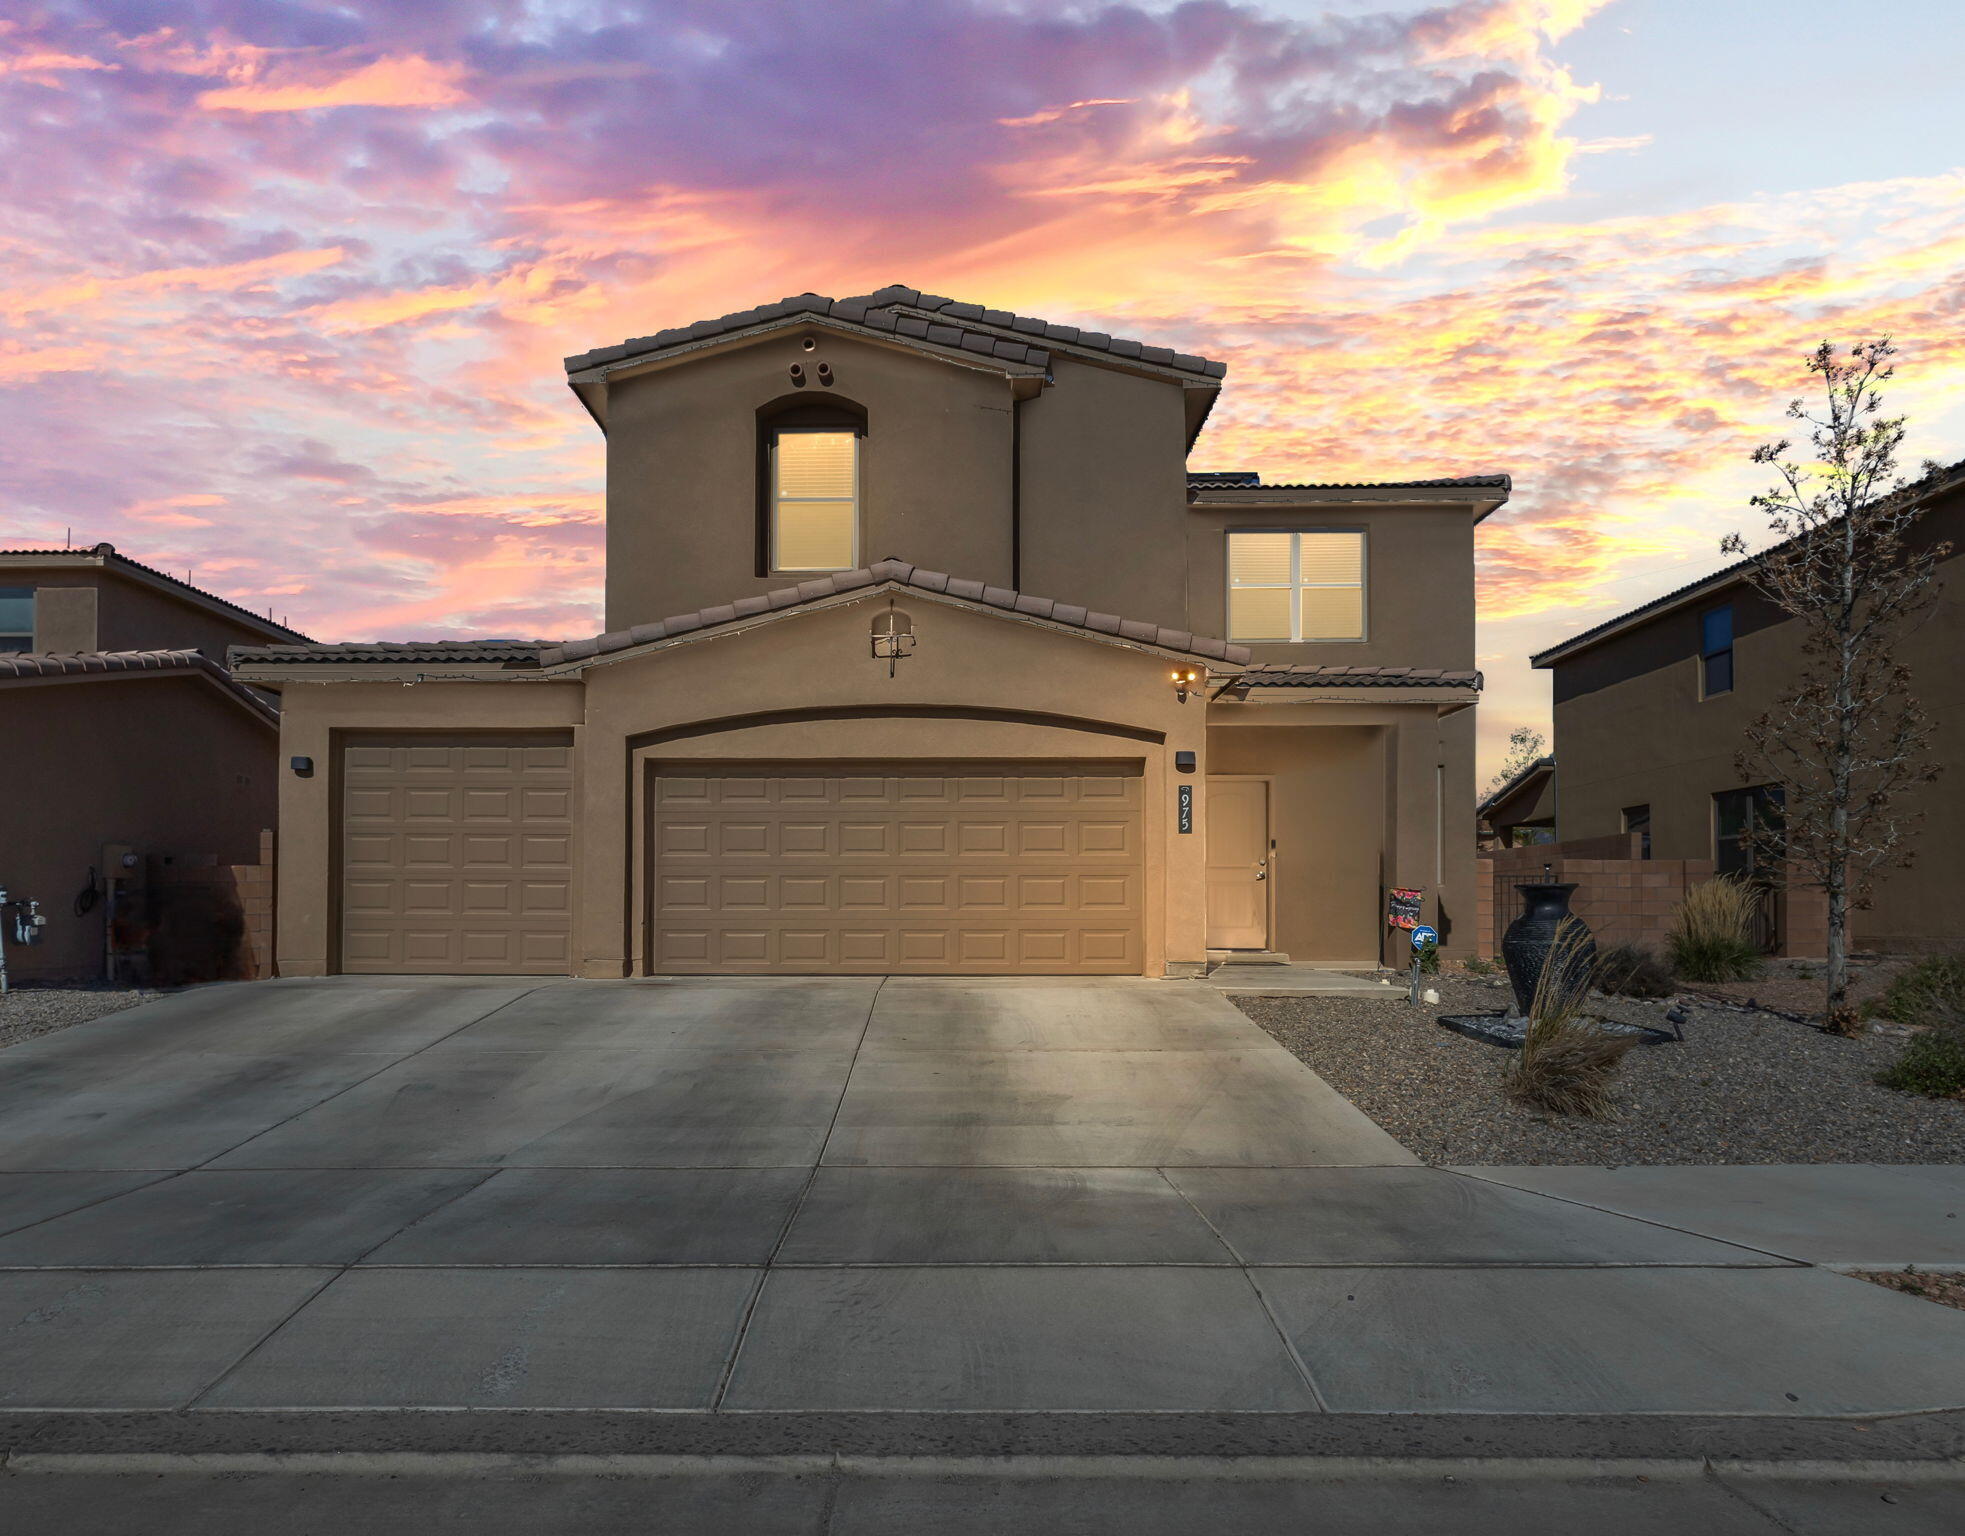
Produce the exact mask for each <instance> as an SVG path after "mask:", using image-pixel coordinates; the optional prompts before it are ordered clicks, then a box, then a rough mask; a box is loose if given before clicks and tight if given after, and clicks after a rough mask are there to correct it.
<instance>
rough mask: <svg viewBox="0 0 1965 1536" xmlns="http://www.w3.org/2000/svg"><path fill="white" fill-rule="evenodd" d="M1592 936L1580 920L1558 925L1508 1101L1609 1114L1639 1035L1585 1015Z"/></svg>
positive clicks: (1592, 968) (1562, 1111)
mask: <svg viewBox="0 0 1965 1536" xmlns="http://www.w3.org/2000/svg"><path fill="white" fill-rule="evenodd" d="M1589 939H1590V930H1589V929H1588V928H1586V927H1585V926H1584V925H1583V923H1582V921H1581V920H1580V919H1578V918H1575V917H1566V918H1564V919H1563V920H1562V923H1561V925H1560V926H1558V927H1557V929H1556V933H1555V940H1554V942H1553V943H1552V944H1551V945H1550V946H1549V958H1548V962H1547V964H1545V965H1544V966H1543V967H1542V974H1541V975H1540V976H1539V977H1538V978H1537V979H1536V982H1535V995H1534V996H1533V997H1532V998H1530V999H1529V1005H1528V1023H1527V1028H1526V1030H1525V1031H1524V1033H1523V1035H1522V1044H1521V1050H1520V1051H1519V1052H1518V1053H1517V1054H1516V1056H1515V1059H1514V1062H1513V1063H1512V1064H1511V1065H1510V1067H1509V1069H1508V1075H1507V1080H1506V1089H1507V1092H1508V1096H1509V1097H1510V1098H1513V1099H1516V1100H1518V1101H1519V1102H1521V1103H1523V1104H1529V1105H1533V1106H1534V1107H1535V1108H1537V1109H1546V1110H1549V1111H1551V1112H1553V1113H1555V1114H1558V1115H1590V1116H1597V1115H1603V1114H1606V1113H1608V1112H1609V1109H1610V1106H1611V1097H1610V1079H1611V1077H1612V1075H1613V1074H1615V1072H1616V1070H1617V1067H1618V1064H1619V1063H1621V1062H1622V1061H1623V1059H1624V1057H1625V1055H1626V1053H1628V1052H1629V1051H1630V1049H1631V1047H1632V1046H1633V1045H1635V1044H1636V1043H1637V1036H1636V1035H1632V1034H1624V1033H1621V1032H1620V1033H1615V1034H1613V1033H1611V1032H1610V1031H1609V1030H1605V1029H1599V1028H1598V1027H1597V1026H1596V1025H1595V1024H1593V1023H1592V1022H1590V1021H1589V1020H1588V1019H1585V1018H1583V1017H1582V1015H1581V1009H1582V1005H1583V1000H1584V999H1585V998H1586V997H1588V996H1589V993H1590V986H1591V984H1592V982H1593V981H1594V980H1595V978H1596V970H1597V965H1596V960H1595V958H1594V956H1593V955H1592V953H1591V951H1590V950H1589V949H1588V948H1587V947H1586V946H1587V945H1588V944H1589Z"/></svg>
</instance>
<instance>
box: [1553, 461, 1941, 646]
mask: <svg viewBox="0 0 1965 1536" xmlns="http://www.w3.org/2000/svg"><path fill="white" fill-rule="evenodd" d="M1960 481H1965V459H1960V460H1958V461H1957V462H1956V463H1955V464H1941V465H1939V466H1938V467H1937V468H1935V469H1933V470H1931V471H1930V473H1928V474H1926V475H1923V476H1921V477H1919V478H1918V479H1916V480H1913V481H1911V482H1910V483H1909V484H1908V485H1905V486H1902V487H1900V488H1898V489H1897V490H1894V491H1892V492H1890V493H1889V494H1888V495H1887V496H1879V497H1878V498H1877V504H1878V505H1879V506H1893V505H1896V504H1898V503H1901V502H1906V501H1917V500H1919V499H1921V498H1923V497H1925V496H1932V495H1935V494H1937V493H1938V492H1939V491H1943V490H1949V489H1950V488H1951V487H1952V486H1954V485H1956V484H1958V483H1959V482H1960ZM1793 542H1794V540H1792V539H1787V540H1784V541H1782V542H1781V543H1779V544H1770V545H1768V546H1767V548H1766V549H1763V550H1761V551H1760V553H1759V554H1755V555H1749V556H1747V558H1746V559H1744V560H1736V561H1734V562H1733V564H1731V565H1723V566H1721V567H1720V568H1719V569H1718V570H1716V571H1714V572H1712V573H1711V574H1710V575H1707V576H1701V577H1700V578H1699V579H1698V580H1697V581H1688V582H1687V583H1686V584H1685V585H1684V586H1682V587H1675V588H1673V589H1672V590H1671V591H1670V592H1667V593H1665V594H1664V596H1662V597H1654V598H1652V599H1651V601H1650V602H1648V603H1639V604H1638V605H1637V607H1635V608H1627V609H1625V610H1624V612H1622V613H1620V614H1618V615H1617V616H1616V617H1614V618H1609V619H1605V620H1604V621H1603V622H1602V623H1601V624H1597V625H1594V626H1592V627H1591V628H1589V629H1586V630H1584V631H1583V632H1582V633H1581V634H1579V635H1571V636H1570V637H1569V638H1568V639H1567V640H1559V641H1557V642H1556V643H1555V644H1554V645H1552V646H1550V647H1549V648H1548V649H1547V650H1544V651H1537V652H1536V653H1535V654H1534V655H1533V656H1531V657H1529V658H1528V664H1529V665H1530V666H1531V667H1544V666H1547V665H1549V663H1551V662H1553V661H1559V660H1561V659H1562V658H1563V657H1565V656H1569V655H1572V654H1574V653H1575V652H1576V651H1579V650H1581V649H1582V648H1583V647H1584V646H1586V645H1588V644H1589V643H1590V642H1591V641H1593V640H1599V639H1601V638H1602V637H1603V636H1605V635H1607V634H1609V633H1610V632H1611V631H1612V630H1615V629H1622V628H1623V627H1624V626H1625V625H1626V624H1628V623H1630V622H1631V621H1632V620H1633V619H1641V618H1643V617H1645V616H1646V615H1647V614H1651V613H1657V612H1661V611H1663V610H1665V609H1668V608H1675V607H1677V606H1678V605H1679V604H1680V603H1682V602H1686V601H1689V600H1690V599H1692V598H1694V597H1697V596H1698V595H1699V594H1700V593H1702V592H1710V591H1713V590H1714V589H1716V588H1719V587H1724V586H1730V585H1732V583H1733V582H1734V581H1736V580H1737V579H1739V578H1740V577H1742V576H1744V575H1745V574H1746V572H1747V571H1748V570H1749V569H1751V568H1752V566H1753V565H1754V564H1755V563H1756V562H1757V561H1759V560H1761V559H1763V558H1764V557H1765V556H1767V555H1771V554H1772V553H1773V552H1774V551H1775V550H1777V549H1786V548H1787V547H1788V545H1789V544H1792V543H1793Z"/></svg>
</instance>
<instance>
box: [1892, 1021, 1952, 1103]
mask: <svg viewBox="0 0 1965 1536" xmlns="http://www.w3.org/2000/svg"><path fill="white" fill-rule="evenodd" d="M1876 1080H1877V1081H1878V1082H1879V1083H1881V1084H1882V1085H1883V1086H1884V1087H1885V1088H1896V1089H1899V1090H1901V1091H1902V1092H1904V1093H1921V1094H1924V1095H1926V1096H1928V1097H1930V1098H1934V1099H1953V1098H1965V1036H1960V1035H1959V1034H1958V1033H1956V1032H1954V1031H1952V1030H1948V1029H1934V1030H1932V1031H1931V1032H1930V1033H1929V1034H1928V1035H1916V1036H1914V1037H1912V1039H1911V1040H1910V1042H1909V1043H1908V1044H1906V1045H1905V1046H1904V1050H1903V1054H1902V1055H1901V1056H1899V1057H1898V1058H1897V1059H1896V1060H1895V1061H1894V1062H1892V1063H1891V1064H1890V1065H1889V1066H1887V1067H1885V1068H1884V1069H1883V1070H1882V1071H1881V1072H1879V1073H1877V1074H1876Z"/></svg>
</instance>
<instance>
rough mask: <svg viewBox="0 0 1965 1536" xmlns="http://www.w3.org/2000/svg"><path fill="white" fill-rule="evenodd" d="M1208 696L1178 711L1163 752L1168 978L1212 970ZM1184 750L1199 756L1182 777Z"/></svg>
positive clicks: (1200, 695) (1190, 699)
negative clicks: (1188, 823)
mask: <svg viewBox="0 0 1965 1536" xmlns="http://www.w3.org/2000/svg"><path fill="white" fill-rule="evenodd" d="M1206 698H1207V695H1206V692H1205V690H1202V691H1197V692H1195V693H1193V694H1190V695H1189V696H1188V700H1187V702H1186V703H1185V704H1183V705H1179V706H1177V708H1178V710H1179V713H1177V714H1175V715H1174V716H1173V717H1172V726H1171V728H1170V729H1169V730H1168V732H1167V741H1166V745H1165V746H1164V747H1163V748H1162V749H1161V753H1160V761H1161V763H1162V764H1163V765H1164V771H1163V772H1162V773H1161V774H1159V775H1158V776H1157V777H1158V778H1159V781H1160V784H1159V791H1160V796H1161V800H1162V802H1163V804H1162V814H1163V815H1164V816H1165V817H1166V822H1165V825H1166V828H1167V835H1166V836H1165V838H1164V839H1162V841H1163V843H1164V844H1165V846H1166V849H1167V865H1166V869H1167V877H1166V883H1165V887H1164V889H1165V893H1166V894H1165V898H1164V899H1165V902H1166V935H1167V958H1166V964H1165V967H1164V974H1165V975H1168V976H1205V975H1206V974H1207V970H1208V900H1207V890H1208V835H1207V832H1208V829H1207V794H1206V785H1207V781H1208V780H1207V775H1208V706H1207V703H1206ZM1180 752H1192V753H1193V754H1194V769H1193V771H1192V772H1191V773H1183V772H1181V771H1180V770H1179V769H1178V768H1176V767H1175V766H1174V759H1175V754H1176V753H1180ZM1154 777H1155V776H1154V775H1149V776H1148V784H1147V788H1148V790H1149V792H1150V791H1151V790H1152V789H1153V787H1154V786H1153V782H1152V781H1153V778H1154ZM1183 786H1185V787H1186V788H1187V789H1188V790H1189V791H1190V792H1191V793H1192V795H1193V806H1194V823H1193V824H1194V830H1193V831H1192V832H1182V831H1181V830H1180V824H1179V816H1180V791H1181V788H1182V787H1183ZM1149 835H1150V834H1149Z"/></svg>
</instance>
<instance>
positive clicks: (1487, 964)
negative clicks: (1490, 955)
mask: <svg viewBox="0 0 1965 1536" xmlns="http://www.w3.org/2000/svg"><path fill="white" fill-rule="evenodd" d="M1460 969H1461V970H1463V971H1465V972H1466V973H1467V974H1468V975H1469V976H1492V975H1494V974H1495V972H1497V971H1499V970H1500V969H1501V962H1500V961H1498V960H1485V959H1483V958H1481V956H1479V955H1469V956H1468V957H1467V958H1466V959H1465V960H1462V961H1461V962H1460Z"/></svg>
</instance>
